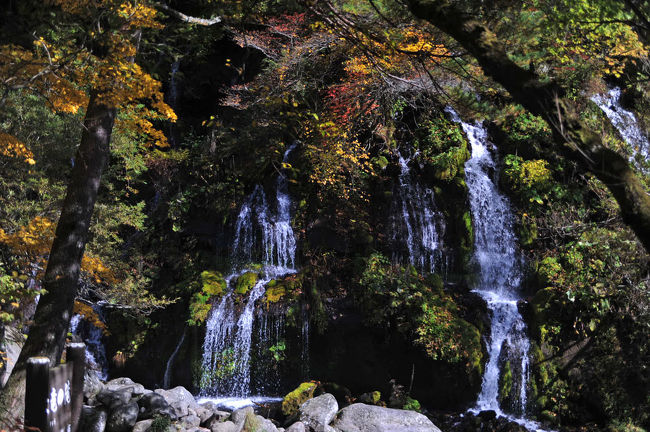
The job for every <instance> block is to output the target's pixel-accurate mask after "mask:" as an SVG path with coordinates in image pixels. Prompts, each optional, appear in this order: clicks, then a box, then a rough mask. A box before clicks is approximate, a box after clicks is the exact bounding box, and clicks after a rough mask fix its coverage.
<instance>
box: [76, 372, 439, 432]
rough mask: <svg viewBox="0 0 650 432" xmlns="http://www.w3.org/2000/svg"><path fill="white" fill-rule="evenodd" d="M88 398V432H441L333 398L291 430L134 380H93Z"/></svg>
mask: <svg viewBox="0 0 650 432" xmlns="http://www.w3.org/2000/svg"><path fill="white" fill-rule="evenodd" d="M84 398H85V401H86V405H84V409H83V413H82V424H81V427H80V430H82V431H85V432H131V431H133V432H167V431H169V432H171V431H185V432H440V429H438V428H437V427H436V426H435V425H434V424H433V423H432V422H431V421H430V420H429V419H428V418H427V417H426V416H424V415H422V414H420V413H416V412H414V411H406V410H399V409H391V408H383V407H380V406H374V405H366V404H362V403H355V404H352V405H350V406H347V407H345V408H343V409H341V410H339V406H338V403H337V402H336V399H335V398H334V396H332V395H331V394H329V393H325V394H323V395H320V396H318V397H316V398H313V399H309V400H307V401H306V402H304V403H303V404H301V405H300V407H299V409H298V413H297V414H296V415H295V416H293V417H292V421H290V422H289V423H290V424H285V425H284V426H285V427H286V428H284V427H279V425H278V424H277V422H275V421H273V420H270V419H267V418H264V417H262V416H260V415H258V414H256V413H255V411H254V410H253V408H252V407H247V408H242V409H239V410H236V411H234V412H232V413H230V412H226V411H221V410H219V409H218V408H217V406H216V405H215V404H214V403H212V402H204V403H198V402H197V401H196V400H195V399H194V396H193V395H192V394H191V393H190V392H189V391H187V390H186V389H185V388H184V387H175V388H173V389H170V390H162V389H158V390H148V389H145V388H144V387H143V386H142V385H140V384H137V383H134V382H133V381H132V380H130V379H129V378H117V379H114V380H111V381H108V382H107V383H105V384H103V383H101V382H99V381H98V380H96V379H95V380H92V379H88V380H87V381H86V385H85V388H84Z"/></svg>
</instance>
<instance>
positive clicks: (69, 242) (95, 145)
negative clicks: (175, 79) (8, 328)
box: [0, 94, 116, 418]
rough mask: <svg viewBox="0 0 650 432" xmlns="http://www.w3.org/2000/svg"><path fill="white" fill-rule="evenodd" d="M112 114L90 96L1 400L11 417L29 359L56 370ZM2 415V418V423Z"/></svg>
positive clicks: (19, 405) (19, 407)
mask: <svg viewBox="0 0 650 432" xmlns="http://www.w3.org/2000/svg"><path fill="white" fill-rule="evenodd" d="M115 113H116V109H115V108H112V107H109V106H106V105H103V104H102V103H100V102H99V101H98V99H97V97H96V96H95V95H94V94H93V95H92V96H91V98H90V101H89V103H88V108H87V111H86V117H85V119H84V130H83V134H82V136H81V144H80V145H79V148H78V149H77V154H76V157H75V162H74V167H73V169H72V176H71V179H70V184H69V185H68V190H67V194H66V197H65V201H64V203H63V209H62V210H61V216H60V217H59V222H58V224H57V227H56V233H55V237H54V242H53V243H52V248H51V251H50V256H49V259H48V263H47V269H46V271H45V276H44V277H43V288H44V289H45V290H46V293H45V294H43V295H42V296H41V298H40V300H39V302H38V307H37V309H36V314H35V317H34V318H35V321H34V324H33V325H32V326H31V327H30V330H29V336H28V338H27V340H26V341H25V346H24V347H23V349H22V351H21V353H20V356H19V358H18V361H17V363H16V366H15V368H14V370H13V371H12V374H11V377H10V379H9V382H8V383H7V385H6V386H5V388H4V389H3V390H2V396H1V397H0V406H4V407H11V408H10V409H9V413H8V414H9V415H12V416H15V417H19V418H22V412H23V409H24V406H23V405H24V401H23V399H24V386H25V365H26V361H27V359H28V358H29V357H33V356H45V357H48V358H49V359H50V364H51V366H55V365H56V364H57V363H58V362H59V359H60V358H61V354H62V352H63V348H64V345H65V337H66V334H67V332H68V328H69V326H70V318H71V315H72V308H73V304H74V299H75V297H76V295H77V289H78V284H79V270H80V267H81V258H82V257H83V254H84V249H85V246H86V240H87V238H88V228H89V226H90V219H91V216H92V213H93V207H94V206H95V200H96V199H97V191H98V189H99V184H100V179H101V175H102V171H103V170H104V167H105V166H106V163H107V161H108V158H109V144H110V139H111V132H112V130H113V123H114V120H115ZM4 415H6V414H5V413H0V418H2V417H3V416H4Z"/></svg>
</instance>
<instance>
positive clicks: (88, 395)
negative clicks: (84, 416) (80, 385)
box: [84, 370, 104, 405]
mask: <svg viewBox="0 0 650 432" xmlns="http://www.w3.org/2000/svg"><path fill="white" fill-rule="evenodd" d="M103 389H104V383H102V382H101V381H100V380H99V377H98V376H97V374H96V373H95V372H94V371H92V370H86V372H85V374H84V399H85V400H87V401H88V403H89V404H90V405H94V402H95V396H97V394H98V393H99V392H100V391H102V390H103Z"/></svg>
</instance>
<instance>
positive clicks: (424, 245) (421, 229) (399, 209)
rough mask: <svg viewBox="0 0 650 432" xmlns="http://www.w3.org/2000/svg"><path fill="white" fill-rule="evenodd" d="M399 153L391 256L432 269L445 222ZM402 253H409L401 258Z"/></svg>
mask: <svg viewBox="0 0 650 432" xmlns="http://www.w3.org/2000/svg"><path fill="white" fill-rule="evenodd" d="M398 155H399V165H400V175H399V182H398V184H397V187H396V190H395V195H394V196H395V198H394V200H393V203H392V209H391V226H392V242H393V244H394V247H393V248H392V249H393V250H394V251H395V252H394V256H393V259H394V260H395V261H397V262H406V261H407V260H408V263H409V264H411V265H413V266H414V267H416V268H418V269H419V270H420V271H426V272H435V270H436V267H438V266H439V265H440V261H441V257H442V248H441V246H442V236H443V234H444V229H445V225H444V221H443V218H442V215H441V214H440V212H438V209H437V207H436V202H435V199H434V194H433V191H432V190H431V189H428V188H423V187H422V186H421V185H420V184H418V183H417V182H416V181H414V180H413V178H412V176H411V169H410V167H409V163H410V162H411V158H408V159H405V158H404V157H403V156H402V154H401V153H398ZM403 255H408V256H407V257H404V256H403Z"/></svg>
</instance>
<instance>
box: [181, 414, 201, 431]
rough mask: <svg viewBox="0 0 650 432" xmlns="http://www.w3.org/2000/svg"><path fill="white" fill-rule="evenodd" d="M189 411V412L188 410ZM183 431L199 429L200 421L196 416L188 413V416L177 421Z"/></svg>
mask: <svg viewBox="0 0 650 432" xmlns="http://www.w3.org/2000/svg"><path fill="white" fill-rule="evenodd" d="M190 411H191V410H190ZM179 421H180V422H181V423H182V425H183V427H184V428H185V429H191V428H196V427H199V425H200V424H201V419H200V418H199V416H197V415H196V414H193V413H191V412H190V414H188V415H186V416H185V417H183V418H181V419H180V420H179Z"/></svg>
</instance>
